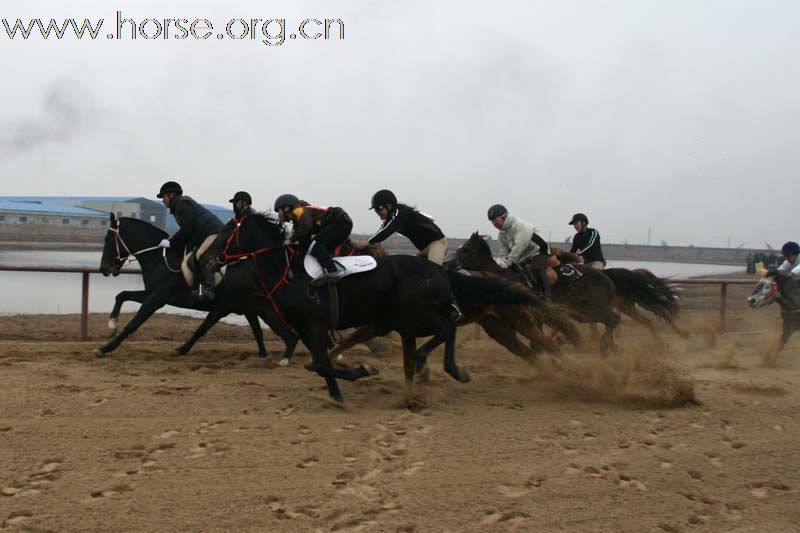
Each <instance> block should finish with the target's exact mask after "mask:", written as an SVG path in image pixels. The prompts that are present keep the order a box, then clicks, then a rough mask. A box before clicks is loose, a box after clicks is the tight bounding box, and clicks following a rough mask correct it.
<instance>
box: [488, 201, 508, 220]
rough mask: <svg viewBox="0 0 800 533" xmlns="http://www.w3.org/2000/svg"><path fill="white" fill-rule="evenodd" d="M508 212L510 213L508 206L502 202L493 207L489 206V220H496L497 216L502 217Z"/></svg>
mask: <svg viewBox="0 0 800 533" xmlns="http://www.w3.org/2000/svg"><path fill="white" fill-rule="evenodd" d="M507 214H508V209H506V206H504V205H501V204H494V205H493V206H492V207H490V208H489V212H488V213H487V216H488V217H489V220H494V219H496V218H497V217H502V216H504V215H507Z"/></svg>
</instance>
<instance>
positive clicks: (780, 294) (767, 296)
mask: <svg viewBox="0 0 800 533" xmlns="http://www.w3.org/2000/svg"><path fill="white" fill-rule="evenodd" d="M774 302H778V305H780V307H781V319H782V320H783V332H782V333H781V339H780V344H779V346H778V351H781V350H782V349H783V347H784V346H786V343H787V342H788V340H789V338H790V337H791V336H792V333H794V331H795V330H796V329H800V280H798V279H797V278H796V277H795V276H794V275H792V274H789V273H787V272H775V271H772V272H770V273H769V274H768V275H767V276H765V277H763V278H761V279H760V280H759V282H758V283H757V284H756V287H755V289H753V292H752V294H750V296H748V298H747V303H748V304H749V305H750V307H751V308H754V309H755V308H757V307H764V306H767V305H769V304H771V303H774Z"/></svg>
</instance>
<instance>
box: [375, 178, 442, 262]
mask: <svg viewBox="0 0 800 533" xmlns="http://www.w3.org/2000/svg"><path fill="white" fill-rule="evenodd" d="M370 210H374V211H375V214H377V215H378V216H379V217H380V219H381V220H382V221H383V223H381V227H380V229H378V232H377V233H375V235H373V236H372V237H370V238H369V241H368V242H369V244H377V243H379V242H383V241H385V240H386V239H387V238H389V236H390V235H392V234H393V233H399V234H400V235H403V236H405V237H408V239H409V240H410V241H411V243H412V244H413V245H414V247H415V248H416V249H417V250H419V254H417V255H419V256H420V257H424V258H426V259H427V260H429V261H431V262H432V263H436V264H437V265H441V264H442V263H443V262H444V256H445V255H447V239H446V238H445V236H444V233H442V230H441V229H439V226H437V225H436V224H435V223H434V222H433V219H432V218H431V217H429V216H428V215H426V214H424V213H420V212H419V211H417V210H416V209H415V208H413V207H409V206H407V205H405V204H400V203H397V197H396V196H395V195H394V193H393V192H392V191H390V190H387V189H382V190H380V191H378V192H376V193H375V194H373V195H372V205H371V206H370Z"/></svg>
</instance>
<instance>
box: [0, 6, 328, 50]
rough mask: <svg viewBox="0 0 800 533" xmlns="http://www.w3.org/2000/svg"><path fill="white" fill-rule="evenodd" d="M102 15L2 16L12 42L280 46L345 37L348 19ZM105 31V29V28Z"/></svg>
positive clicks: (119, 12)
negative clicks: (215, 42) (218, 19)
mask: <svg viewBox="0 0 800 533" xmlns="http://www.w3.org/2000/svg"><path fill="white" fill-rule="evenodd" d="M108 22H109V23H108V24H107V21H106V19H104V18H99V19H97V20H95V21H92V20H90V19H82V20H80V19H73V18H67V19H62V20H56V19H49V20H47V19H41V18H32V19H19V18H18V19H7V18H4V19H2V24H3V28H2V30H3V31H2V32H0V35H4V36H5V37H6V38H7V39H8V40H24V41H26V40H29V39H42V40H50V39H55V40H59V41H60V40H62V39H77V40H90V41H94V40H98V39H107V40H131V41H136V40H139V39H144V40H148V41H152V40H165V41H166V40H176V41H182V40H187V39H189V40H198V41H205V40H213V39H218V40H234V41H246V40H248V41H257V42H261V43H263V44H264V45H266V46H281V45H282V44H284V43H285V42H286V40H287V39H288V40H309V41H314V40H319V39H321V40H324V41H328V40H340V41H341V40H344V22H342V20H341V19H338V18H323V19H317V18H307V19H303V20H302V21H300V22H299V23H298V24H296V25H294V26H291V28H294V30H290V29H288V28H287V23H286V19H285V18H258V17H250V18H231V19H229V20H228V21H227V22H226V23H225V24H221V23H218V24H214V23H213V22H212V21H210V20H209V19H206V18H195V19H192V20H189V19H186V18H167V17H162V18H143V19H135V18H132V17H125V16H123V14H122V11H117V12H116V17H115V20H114V24H113V26H112V25H111V21H108ZM104 29H105V31H104Z"/></svg>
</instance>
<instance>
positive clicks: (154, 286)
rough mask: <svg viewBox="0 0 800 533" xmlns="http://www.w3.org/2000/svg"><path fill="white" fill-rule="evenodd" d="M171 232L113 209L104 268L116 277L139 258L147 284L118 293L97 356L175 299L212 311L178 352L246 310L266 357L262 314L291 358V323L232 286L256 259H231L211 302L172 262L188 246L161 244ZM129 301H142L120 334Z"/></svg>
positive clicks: (293, 342)
mask: <svg viewBox="0 0 800 533" xmlns="http://www.w3.org/2000/svg"><path fill="white" fill-rule="evenodd" d="M167 237H168V235H167V233H166V232H165V231H164V230H162V229H160V228H158V227H156V226H153V225H152V224H150V223H148V222H145V221H143V220H140V219H137V218H127V217H123V218H120V219H119V220H117V219H116V217H115V216H114V214H113V213H112V214H111V218H110V226H109V229H108V231H107V232H106V236H105V242H104V247H103V256H102V258H101V260H100V272H101V273H102V274H103V275H104V276H106V277H108V276H110V275H111V276H115V277H116V276H118V275H119V273H120V270H121V268H122V267H123V266H124V265H125V263H126V262H127V261H129V260H132V259H134V258H135V259H136V260H137V261H138V262H139V265H140V266H141V269H142V277H143V279H144V287H145V288H144V290H141V291H122V292H120V293H119V294H117V296H116V302H115V304H114V309H113V310H112V311H111V316H110V317H109V329H111V330H112V336H113V338H112V339H111V340H110V341H109V342H108V343H106V344H105V345H104V346H102V347H100V348H97V349H96V350H95V355H96V356H97V357H105V356H106V355H107V354H109V353H111V352H112V351H114V350H115V349H116V348H117V347H118V346H119V345H120V344H121V343H122V342H123V341H124V340H125V339H126V338H128V336H130V335H131V334H132V333H133V332H134V331H136V330H137V329H139V327H140V326H141V325H142V324H143V323H144V322H145V321H146V320H147V319H148V318H150V317H151V316H152V315H153V313H155V312H156V311H157V310H158V309H160V308H161V307H163V306H165V305H173V306H175V307H182V308H184V309H195V310H200V311H208V312H209V313H208V315H206V318H205V320H203V322H202V324H201V325H200V327H199V328H198V329H197V331H196V332H195V333H194V335H192V337H191V338H190V339H189V340H188V341H186V342H185V343H184V344H183V345H182V346H181V347H179V348H178V349H177V350H176V353H177V354H179V355H185V354H187V353H188V352H189V350H191V348H192V346H194V344H195V343H196V342H197V341H198V340H199V339H200V337H202V336H203V335H204V334H205V333H206V332H208V330H209V329H211V327H213V326H214V324H216V323H217V322H218V321H219V320H220V319H222V318H224V317H225V316H227V315H229V314H231V313H236V314H242V315H244V316H245V318H246V319H247V322H248V324H249V325H250V328H251V329H252V331H253V336H254V337H255V339H256V343H257V344H258V353H259V355H260V356H261V357H266V356H267V350H266V347H265V346H264V337H263V333H262V331H261V325H260V324H259V322H258V318H259V317H261V318H262V319H263V320H264V322H266V323H267V325H269V327H270V328H271V329H272V330H273V331H274V332H275V333H276V334H277V335H278V336H279V337H280V338H281V339H282V340H283V342H284V343H285V344H286V348H285V350H284V353H283V356H282V361H283V360H288V359H290V358H291V356H292V354H293V353H294V349H295V346H296V345H297V342H298V339H297V336H296V335H295V333H294V332H293V331H292V330H291V328H288V327H287V326H286V325H285V324H284V323H283V322H281V321H280V320H278V318H277V316H276V315H275V314H274V310H273V309H272V308H271V307H269V306H268V305H266V302H264V301H263V299H257V298H252V297H250V296H249V295H247V294H243V293H237V292H236V291H234V290H231V289H230V284H231V281H232V280H236V279H237V278H242V277H248V276H252V275H253V270H252V269H253V267H252V265H250V264H249V263H247V262H241V263H237V264H232V265H230V266H229V267H228V269H227V272H226V273H225V277H224V278H223V281H222V283H221V284H220V287H219V288H220V292H219V293H218V296H217V298H216V299H215V300H214V301H213V302H211V303H208V302H206V301H203V300H198V299H197V298H196V297H195V296H192V295H191V293H190V287H189V286H188V284H187V283H186V280H185V279H184V276H183V272H182V271H181V269H180V267H179V266H176V267H175V268H173V267H172V266H171V265H180V263H181V261H182V260H183V251H182V250H178V249H175V250H173V249H165V248H159V247H158V243H159V242H160V241H161V240H162V239H165V238H167ZM235 284H236V282H235V281H234V285H235ZM129 301H131V302H138V303H140V304H141V307H139V310H138V311H137V312H136V315H135V316H134V317H133V318H132V319H131V320H130V322H128V323H127V324H126V325H125V327H124V328H123V330H122V332H121V333H119V334H116V330H117V318H118V317H119V313H120V310H121V309H122V304H123V303H125V302H129Z"/></svg>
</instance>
